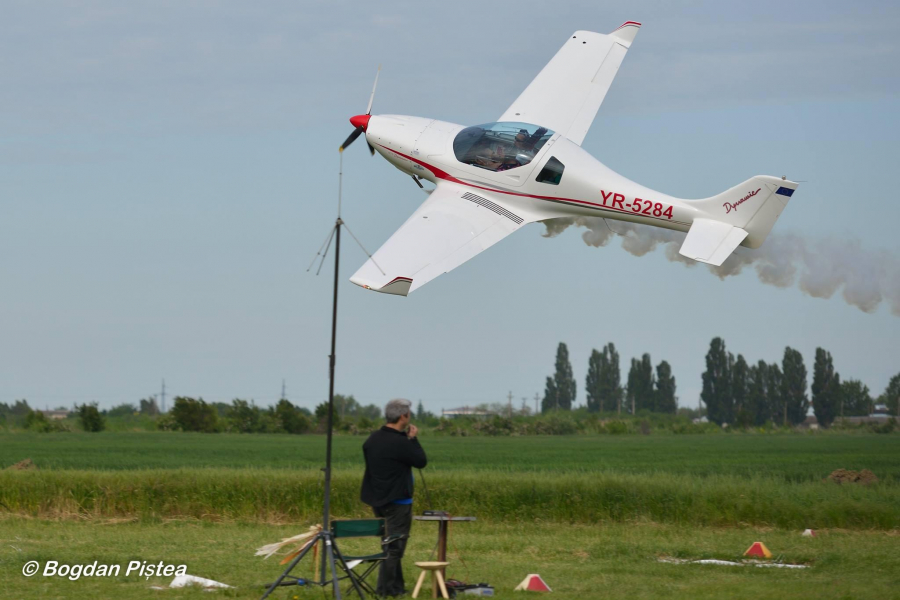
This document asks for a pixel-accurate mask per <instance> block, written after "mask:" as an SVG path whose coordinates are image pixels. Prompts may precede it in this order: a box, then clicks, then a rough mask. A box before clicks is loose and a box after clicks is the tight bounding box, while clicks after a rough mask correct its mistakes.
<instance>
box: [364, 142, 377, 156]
mask: <svg viewBox="0 0 900 600" xmlns="http://www.w3.org/2000/svg"><path fill="white" fill-rule="evenodd" d="M366 143H367V144H369V142H366ZM369 154H371V155H372V156H375V148H373V147H372V144H369Z"/></svg>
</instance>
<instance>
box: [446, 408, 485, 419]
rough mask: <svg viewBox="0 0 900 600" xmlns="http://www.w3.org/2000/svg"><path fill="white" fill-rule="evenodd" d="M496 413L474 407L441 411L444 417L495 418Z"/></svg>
mask: <svg viewBox="0 0 900 600" xmlns="http://www.w3.org/2000/svg"><path fill="white" fill-rule="evenodd" d="M495 414H496V413H493V412H491V411H489V410H484V409H483V408H477V407H474V406H462V407H460V408H451V409H450V410H444V409H443V408H442V409H441V416H442V417H450V418H456V417H493V416H494V415H495Z"/></svg>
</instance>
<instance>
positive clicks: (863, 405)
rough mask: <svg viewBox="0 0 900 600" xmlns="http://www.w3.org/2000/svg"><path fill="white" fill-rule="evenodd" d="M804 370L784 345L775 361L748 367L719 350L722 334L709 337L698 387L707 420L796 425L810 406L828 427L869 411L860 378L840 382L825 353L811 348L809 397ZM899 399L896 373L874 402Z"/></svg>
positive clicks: (889, 402)
mask: <svg viewBox="0 0 900 600" xmlns="http://www.w3.org/2000/svg"><path fill="white" fill-rule="evenodd" d="M806 378H807V372H806V365H805V364H804V362H803V355H801V354H800V352H799V351H798V350H795V349H793V348H791V347H787V348H785V349H784V356H783V358H782V359H781V364H780V365H779V364H778V363H777V362H774V363H771V364H768V363H766V362H765V361H763V360H761V361H759V362H757V363H756V364H754V365H750V364H748V363H747V361H746V360H745V359H744V357H743V356H742V355H741V354H738V355H737V358H735V357H734V355H733V354H732V353H731V352H728V351H727V349H726V348H725V341H724V340H722V338H718V337H717V338H713V340H712V342H710V346H709V352H707V353H706V371H704V373H703V391H702V392H701V393H700V399H701V400H703V403H704V404H705V405H706V411H707V413H706V414H707V418H709V420H710V421H712V422H714V423H718V424H720V425H724V424H728V425H737V426H740V427H747V426H752V425H763V424H765V423H766V422H769V421H771V422H773V423H779V424H783V425H798V424H800V423H802V422H803V421H804V420H806V417H807V413H808V411H809V408H810V406H812V409H813V413H814V414H815V415H816V421H817V422H818V423H819V425H821V426H823V427H829V426H830V425H831V424H832V423H833V422H834V420H835V418H837V417H842V416H847V417H850V416H864V415H868V414H871V412H872V411H873V407H874V404H875V402H876V400H873V399H872V397H871V395H870V394H869V388H868V387H867V386H866V385H864V384H863V383H862V382H861V381H859V380H856V379H848V380H846V381H843V382H842V381H841V377H840V375H839V374H838V373H837V371H835V368H834V363H833V361H832V358H831V353H830V352H827V351H825V350H824V349H822V348H816V357H815V362H814V363H813V378H812V388H811V392H812V398H810V396H809V395H808V394H807V379H806ZM897 397H900V374H898V375H897V376H895V377H894V378H892V379H891V382H890V384H889V385H888V389H887V390H885V393H884V394H883V396H882V397H881V398H879V399H878V400H877V402H885V403H886V404H887V405H888V407H889V408H891V412H892V413H893V414H896V409H894V408H893V406H894V405H896V404H897V399H896V398H897Z"/></svg>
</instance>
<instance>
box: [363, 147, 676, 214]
mask: <svg viewBox="0 0 900 600" xmlns="http://www.w3.org/2000/svg"><path fill="white" fill-rule="evenodd" d="M377 145H378V146H380V147H381V148H384V149H385V150H388V151H390V152H393V153H394V154H396V155H397V156H402V157H403V158H405V159H407V160H410V161H412V162H414V163H416V164H417V165H421V166H423V167H425V168H426V169H428V170H429V171H431V172H432V173H434V176H435V177H437V178H438V179H444V180H446V181H452V182H453V183H458V184H460V185H464V186H467V187H472V188H475V189H477V190H484V191H486V192H494V193H496V194H507V195H509V196H519V197H521V198H536V199H538V200H546V201H548V202H563V203H571V204H583V205H586V206H589V207H591V208H595V209H596V210H609V211H612V212H618V213H623V214H626V215H638V216H639V217H641V218H646V219H653V220H655V221H663V222H664V223H679V224H685V223H681V221H673V220H670V219H662V218H659V217H654V216H651V215H645V214H641V213H636V212H634V211H633V210H625V209H624V208H614V207H612V206H603V205H602V204H597V203H596V202H588V201H587V200H578V199H576V198H560V197H557V196H536V195H534V194H521V193H519V192H507V191H505V190H498V189H496V188H489V187H483V186H480V185H475V184H473V183H466V182H465V181H463V180H461V179H457V178H456V177H454V176H453V175H451V174H450V173H448V172H446V171H444V170H442V169H439V168H437V167H435V166H432V165H429V164H428V163H426V162H423V161H421V160H419V159H417V158H413V157H412V156H407V155H406V154H403V153H402V152H397V151H396V150H393V149H392V148H385V147H384V146H382V145H381V144H377Z"/></svg>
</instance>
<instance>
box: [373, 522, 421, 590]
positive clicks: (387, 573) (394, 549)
mask: <svg viewBox="0 0 900 600" xmlns="http://www.w3.org/2000/svg"><path fill="white" fill-rule="evenodd" d="M372 511H373V512H374V513H375V516H376V517H378V518H379V519H384V520H385V526H386V528H387V534H388V535H406V536H408V535H409V529H410V527H411V526H412V504H385V505H384V506H379V507H372ZM406 540H407V538H406V537H404V538H403V539H400V540H397V541H395V542H391V543H390V544H388V547H387V555H388V557H387V558H386V559H385V560H384V561H382V563H381V570H380V571H378V585H377V586H376V587H375V591H376V592H377V593H378V595H380V596H401V595H403V594H405V593H406V586H405V585H404V583H403V567H402V566H401V564H400V560H401V559H402V558H403V553H404V552H405V551H406Z"/></svg>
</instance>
